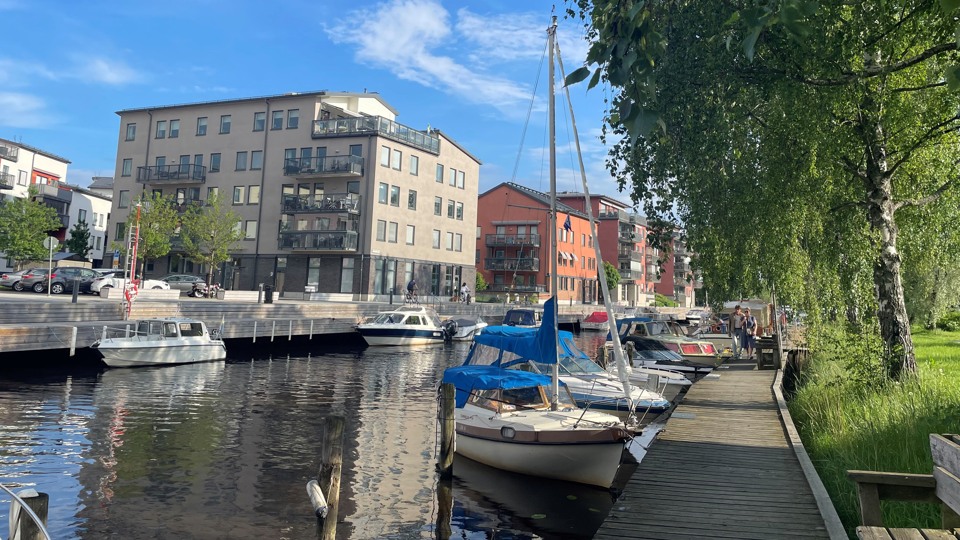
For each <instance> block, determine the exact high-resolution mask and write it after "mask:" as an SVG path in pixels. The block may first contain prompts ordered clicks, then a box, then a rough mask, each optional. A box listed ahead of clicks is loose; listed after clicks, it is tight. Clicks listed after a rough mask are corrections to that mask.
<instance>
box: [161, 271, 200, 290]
mask: <svg viewBox="0 0 960 540" xmlns="http://www.w3.org/2000/svg"><path fill="white" fill-rule="evenodd" d="M160 281H166V282H167V284H168V285H170V288H171V289H180V294H181V295H183V294H186V295H189V294H190V291H192V290H193V284H194V283H204V284H206V282H207V280H206V279H204V278H202V277H200V276H194V275H190V274H170V275H166V276H163V277H162V278H160Z"/></svg>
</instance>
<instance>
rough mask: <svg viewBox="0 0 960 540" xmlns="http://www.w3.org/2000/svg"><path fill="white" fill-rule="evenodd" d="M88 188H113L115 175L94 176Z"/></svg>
mask: <svg viewBox="0 0 960 540" xmlns="http://www.w3.org/2000/svg"><path fill="white" fill-rule="evenodd" d="M87 189H113V177H112V176H94V177H93V178H92V181H91V182H90V185H89V186H87Z"/></svg>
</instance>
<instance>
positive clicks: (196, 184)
mask: <svg viewBox="0 0 960 540" xmlns="http://www.w3.org/2000/svg"><path fill="white" fill-rule="evenodd" d="M117 114H118V115H119V116H120V133H119V141H118V144H117V162H116V174H115V183H114V200H113V204H114V206H113V211H112V213H111V223H110V226H111V229H110V230H111V231H112V232H113V233H114V236H113V238H118V239H121V238H126V232H127V227H129V226H130V225H131V224H132V221H133V219H134V218H133V217H132V216H135V205H136V203H137V200H138V199H140V198H141V197H149V196H150V195H151V194H153V193H161V194H163V195H164V196H169V197H172V198H174V199H175V200H176V201H177V203H179V204H181V205H183V206H184V207H186V205H189V204H197V203H201V202H203V201H205V200H206V199H207V198H208V197H210V195H211V194H213V193H215V192H216V193H219V196H220V197H221V199H225V200H226V201H227V202H228V203H229V204H232V209H233V210H234V211H235V212H236V213H237V214H238V215H239V216H240V218H241V227H242V229H243V231H244V239H243V240H242V241H241V242H239V244H238V245H237V246H236V249H235V250H233V251H232V252H231V255H232V256H231V260H229V261H227V262H226V263H224V264H223V265H221V266H220V267H218V268H215V269H214V272H215V280H216V281H219V282H221V283H222V284H223V285H224V286H225V287H226V288H228V289H247V290H251V289H256V288H257V287H258V286H259V285H261V284H263V285H270V286H273V287H275V289H276V290H278V291H281V293H283V294H285V295H288V296H298V295H301V294H303V293H305V292H306V293H316V294H317V295H318V296H319V297H321V298H334V297H336V298H343V299H358V300H360V299H363V300H366V299H376V298H381V299H382V298H385V297H386V296H388V295H389V294H390V292H391V289H394V290H395V291H396V292H397V293H398V294H399V293H402V290H403V289H404V287H405V285H406V283H407V282H409V281H410V279H412V278H414V277H415V278H416V280H417V283H418V287H419V290H420V293H421V294H427V295H430V294H433V295H440V296H447V297H448V296H451V295H452V294H453V290H454V287H455V286H456V284H457V283H458V282H460V280H466V282H467V283H468V285H470V287H471V288H472V287H473V284H474V280H475V276H476V267H475V262H474V260H475V253H476V224H477V194H478V182H479V173H480V161H479V160H478V159H477V158H475V157H473V156H472V155H470V153H469V152H467V151H466V150H465V149H464V148H463V147H461V146H460V145H458V144H457V143H456V142H454V141H453V140H452V139H451V138H450V137H448V136H447V135H446V134H445V133H443V132H441V131H439V130H437V129H431V128H430V127H427V128H426V129H425V130H418V129H414V128H412V127H409V126H406V125H403V124H400V123H398V122H397V121H396V116H397V111H396V110H394V109H393V108H392V107H391V106H390V105H389V104H388V103H386V102H385V101H384V100H383V99H382V98H381V97H380V96H379V95H378V94H376V93H343V92H308V93H289V94H283V95H276V96H266V97H256V98H245V99H235V100H226V101H215V102H204V103H193V104H186V105H169V106H160V107H150V108H141V109H129V110H123V111H119V112H118V113H117ZM174 245H175V246H176V242H174ZM205 271H206V269H204V268H200V267H199V266H198V265H195V264H194V263H193V262H192V261H189V260H187V259H186V258H185V257H184V254H183V253H182V251H178V250H177V249H176V247H175V248H174V251H173V252H171V254H170V255H168V256H166V257H163V258H162V259H159V260H155V261H148V264H147V268H146V272H145V273H146V276H147V277H157V276H162V275H164V274H170V273H194V274H202V273H204V272H205ZM318 296H314V297H318Z"/></svg>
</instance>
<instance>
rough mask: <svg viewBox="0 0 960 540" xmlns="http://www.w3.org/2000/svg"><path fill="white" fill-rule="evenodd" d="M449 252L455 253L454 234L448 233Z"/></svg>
mask: <svg viewBox="0 0 960 540" xmlns="http://www.w3.org/2000/svg"><path fill="white" fill-rule="evenodd" d="M447 251H453V233H452V232H448V233H447Z"/></svg>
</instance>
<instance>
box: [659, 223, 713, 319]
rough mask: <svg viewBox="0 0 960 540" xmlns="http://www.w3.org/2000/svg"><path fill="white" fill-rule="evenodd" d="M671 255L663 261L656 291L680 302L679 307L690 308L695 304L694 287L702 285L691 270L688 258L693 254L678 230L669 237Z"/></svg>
mask: <svg viewBox="0 0 960 540" xmlns="http://www.w3.org/2000/svg"><path fill="white" fill-rule="evenodd" d="M671 242H672V244H673V245H672V249H671V254H672V256H671V257H667V260H665V261H664V263H663V272H662V274H661V275H662V276H663V279H661V280H660V283H659V284H658V285H657V287H656V291H657V292H658V293H660V294H662V295H664V296H666V297H668V298H670V299H672V300H675V301H676V302H678V303H679V304H680V307H686V308H692V307H694V306H695V305H696V289H698V288H700V287H702V281H701V280H700V278H699V276H696V275H695V274H694V272H693V268H692V267H691V266H690V259H691V257H692V255H693V253H691V252H690V251H689V250H688V249H687V244H686V242H684V241H683V238H682V237H681V235H680V233H679V232H674V233H673V235H672V238H671Z"/></svg>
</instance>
